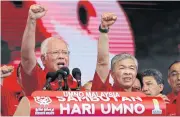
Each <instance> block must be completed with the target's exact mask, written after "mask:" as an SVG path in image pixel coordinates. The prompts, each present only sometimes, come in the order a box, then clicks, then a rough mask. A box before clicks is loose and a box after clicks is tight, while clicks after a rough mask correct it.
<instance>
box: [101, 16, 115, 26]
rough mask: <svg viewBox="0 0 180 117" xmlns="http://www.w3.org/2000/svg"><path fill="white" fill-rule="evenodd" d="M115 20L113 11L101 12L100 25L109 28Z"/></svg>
mask: <svg viewBox="0 0 180 117" xmlns="http://www.w3.org/2000/svg"><path fill="white" fill-rule="evenodd" d="M116 20H117V16H116V15H115V14H114V13H103V14H102V15H101V27H102V28H109V26H111V25H113V24H114V23H115V21H116Z"/></svg>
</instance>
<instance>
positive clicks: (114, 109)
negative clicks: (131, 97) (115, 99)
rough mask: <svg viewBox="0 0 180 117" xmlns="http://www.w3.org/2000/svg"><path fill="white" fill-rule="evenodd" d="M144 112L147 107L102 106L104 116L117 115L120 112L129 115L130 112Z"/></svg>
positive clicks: (108, 104) (136, 105)
mask: <svg viewBox="0 0 180 117" xmlns="http://www.w3.org/2000/svg"><path fill="white" fill-rule="evenodd" d="M144 111H145V107H144V105H142V104H132V103H131V104H118V105H117V104H116V105H115V104H110V103H107V104H101V112H102V114H110V113H111V114H115V113H116V112H119V114H127V113H128V112H130V113H131V114H134V113H136V114H142V113H144Z"/></svg>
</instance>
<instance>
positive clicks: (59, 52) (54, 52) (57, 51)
mask: <svg viewBox="0 0 180 117" xmlns="http://www.w3.org/2000/svg"><path fill="white" fill-rule="evenodd" d="M47 54H51V55H52V56H54V57H58V56H59V55H60V54H62V55H63V56H68V55H69V54H70V51H67V50H55V51H51V52H47Z"/></svg>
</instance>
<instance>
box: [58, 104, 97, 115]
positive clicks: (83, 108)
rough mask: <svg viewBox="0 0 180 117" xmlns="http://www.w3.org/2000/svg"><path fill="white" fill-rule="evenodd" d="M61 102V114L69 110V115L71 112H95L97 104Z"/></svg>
mask: <svg viewBox="0 0 180 117" xmlns="http://www.w3.org/2000/svg"><path fill="white" fill-rule="evenodd" d="M71 105H72V104H69V103H67V104H60V114H61V115H63V114H65V112H67V115H69V114H71V115H73V114H95V105H94V104H86V103H82V104H81V105H78V104H73V106H72V107H71Z"/></svg>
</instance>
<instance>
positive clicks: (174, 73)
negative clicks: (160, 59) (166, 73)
mask: <svg viewBox="0 0 180 117" xmlns="http://www.w3.org/2000/svg"><path fill="white" fill-rule="evenodd" d="M170 76H171V77H178V76H180V73H178V72H172V73H170Z"/></svg>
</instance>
